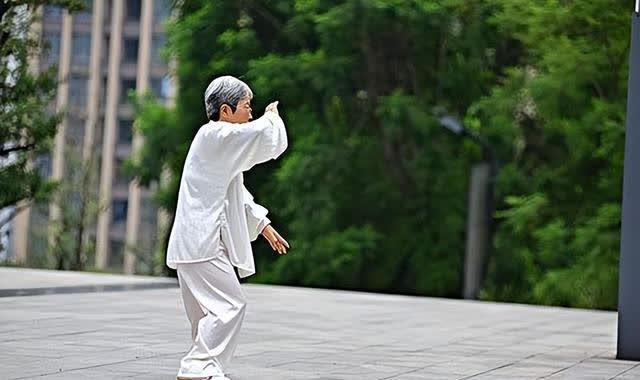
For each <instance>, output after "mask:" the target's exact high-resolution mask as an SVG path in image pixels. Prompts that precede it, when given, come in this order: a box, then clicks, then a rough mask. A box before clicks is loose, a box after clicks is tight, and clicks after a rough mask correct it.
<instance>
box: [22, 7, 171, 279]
mask: <svg viewBox="0 0 640 380" xmlns="http://www.w3.org/2000/svg"><path fill="white" fill-rule="evenodd" d="M86 3H87V8H86V10H85V11H82V12H77V13H74V14H69V13H68V12H66V11H65V10H63V9H61V8H59V7H56V6H45V7H44V8H43V9H41V10H40V12H42V14H41V16H42V17H41V20H42V21H41V23H38V25H37V27H36V33H37V34H38V35H39V36H40V38H41V39H42V40H43V42H45V44H46V45H48V49H45V50H43V52H42V54H41V55H40V57H39V58H38V59H36V62H35V63H34V64H32V66H33V65H35V67H36V69H37V70H47V69H49V68H50V67H51V65H54V64H55V65H56V66H57V72H58V78H59V84H58V91H57V95H56V101H55V102H54V104H52V105H51V110H49V112H52V111H53V110H59V111H61V110H65V111H66V113H65V118H64V120H63V121H62V123H61V125H60V126H59V129H58V134H57V135H56V138H55V141H54V146H53V148H52V152H51V154H50V155H46V156H41V157H38V158H37V159H36V162H35V163H34V164H35V165H37V166H38V167H39V169H40V170H41V172H42V173H44V174H45V175H47V176H50V177H51V178H53V179H57V180H60V179H62V178H65V179H66V178H71V177H72V176H74V175H75V176H77V175H78V173H82V171H83V170H85V171H86V169H83V167H84V166H83V165H85V164H84V163H87V162H93V163H94V165H93V166H91V167H90V169H89V170H90V173H91V174H92V175H93V177H94V180H93V181H91V182H90V183H92V184H93V185H91V188H90V189H87V190H88V193H87V194H89V193H90V194H95V198H96V200H99V202H96V203H98V204H99V205H101V208H100V211H96V213H97V217H94V218H93V220H94V222H93V223H92V225H90V226H87V227H88V229H89V239H88V240H89V241H88V244H89V246H90V247H92V248H91V253H90V256H89V257H88V263H87V264H88V265H89V266H94V265H95V267H97V268H98V269H110V270H116V271H120V270H122V271H124V272H125V273H133V272H137V271H143V272H146V271H147V270H146V269H144V268H143V267H142V266H145V265H146V266H147V267H148V266H149V265H151V264H150V261H152V260H151V257H152V252H153V249H154V244H155V240H156V235H157V234H156V231H157V228H156V222H157V210H156V208H155V207H154V205H153V202H152V200H151V195H152V192H153V189H148V188H141V187H140V186H138V184H137V183H136V182H135V181H132V180H131V179H130V178H127V177H126V176H125V174H124V173H123V172H122V166H123V162H124V161H125V160H126V159H127V158H128V157H129V156H130V155H131V154H133V153H134V152H135V151H136V150H137V149H139V148H140V147H141V145H142V143H143V142H142V138H141V137H140V136H138V135H137V134H135V133H133V132H132V125H133V119H134V113H133V112H134V110H133V105H132V104H131V101H130V100H129V97H128V93H129V92H130V91H137V92H138V93H142V92H145V91H147V90H149V91H152V92H153V93H154V94H155V95H156V97H157V98H159V99H160V100H161V101H164V102H168V101H169V99H170V97H171V96H172V84H171V80H170V78H169V76H168V65H167V62H166V61H165V60H164V59H163V58H162V57H161V54H160V53H161V49H162V47H163V45H164V44H165V41H166V37H165V30H164V26H163V24H164V21H166V19H167V18H168V16H169V14H170V1H168V0H126V1H125V0H94V1H87V2H86ZM87 194H81V193H79V192H78V191H77V189H76V191H75V192H73V191H72V192H71V193H70V194H67V199H64V200H63V201H62V203H52V204H50V205H36V206H34V207H31V208H29V209H28V210H26V211H23V212H21V213H20V214H18V215H17V216H16V218H15V219H14V221H13V223H12V224H13V225H12V233H11V244H10V245H9V246H10V247H11V250H12V252H11V256H12V257H13V259H14V260H15V261H17V262H27V263H30V264H31V265H38V264H43V263H42V262H40V263H39V261H42V260H46V250H47V246H48V244H47V243H48V242H51V241H52V239H54V238H55V236H52V234H54V232H52V231H51V229H50V228H48V226H50V225H51V223H50V222H51V221H55V220H60V218H61V216H62V214H63V213H64V212H66V211H67V210H68V209H67V208H74V207H75V208H78V207H80V206H81V203H82V199H86V197H87ZM61 204H62V205H63V206H62V207H60V205H61ZM95 208H96V209H98V207H95Z"/></svg>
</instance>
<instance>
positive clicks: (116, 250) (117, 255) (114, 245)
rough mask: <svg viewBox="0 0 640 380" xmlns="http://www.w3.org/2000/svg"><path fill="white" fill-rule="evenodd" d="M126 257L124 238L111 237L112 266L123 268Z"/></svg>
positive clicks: (109, 263)
mask: <svg viewBox="0 0 640 380" xmlns="http://www.w3.org/2000/svg"><path fill="white" fill-rule="evenodd" d="M123 257H124V242H123V241H122V240H116V239H109V260H108V263H107V264H108V265H109V267H110V268H122V265H123Z"/></svg>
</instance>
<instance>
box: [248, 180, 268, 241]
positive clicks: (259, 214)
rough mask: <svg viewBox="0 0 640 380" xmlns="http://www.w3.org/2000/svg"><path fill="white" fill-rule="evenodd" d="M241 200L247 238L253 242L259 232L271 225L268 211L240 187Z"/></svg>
mask: <svg viewBox="0 0 640 380" xmlns="http://www.w3.org/2000/svg"><path fill="white" fill-rule="evenodd" d="M242 198H243V202H244V209H245V213H246V216H247V227H248V229H249V237H250V238H251V241H254V240H256V239H257V238H258V236H260V232H262V230H263V229H264V228H265V227H266V226H267V225H268V224H270V223H271V221H270V220H269V218H267V214H268V213H269V210H267V209H266V208H265V207H263V206H261V205H259V204H257V203H255V202H254V201H253V195H251V193H250V192H249V190H247V188H246V187H245V186H244V185H242Z"/></svg>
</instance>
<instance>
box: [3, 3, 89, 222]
mask: <svg viewBox="0 0 640 380" xmlns="http://www.w3.org/2000/svg"><path fill="white" fill-rule="evenodd" d="M47 4H49V5H54V4H55V5H59V6H64V7H67V8H68V9H70V10H76V9H80V8H81V6H82V4H81V1H78V0H75V1H74V0H67V1H63V0H58V1H42V0H41V1H38V0H31V1H27V0H22V1H20V0H15V1H7V0H4V1H0V160H2V164H0V183H2V186H0V209H1V208H4V207H7V206H12V205H16V204H17V203H18V202H19V201H22V200H25V201H33V200H36V201H41V200H45V199H48V198H49V196H50V194H51V192H52V188H53V183H51V182H50V181H48V180H47V179H46V178H43V177H42V176H41V175H40V173H39V172H38V170H37V168H35V167H34V166H33V165H30V164H29V161H30V160H31V159H33V158H34V157H35V156H36V155H38V154H41V153H44V152H47V150H48V149H49V146H50V141H51V138H52V137H53V136H54V135H55V133H56V127H57V125H58V122H59V121H60V117H61V115H59V114H54V115H47V114H46V113H45V112H43V111H44V110H45V109H46V108H47V105H48V104H49V103H50V102H51V100H52V99H54V98H55V88H56V83H57V80H56V69H55V67H52V68H51V69H50V70H48V71H46V72H44V73H33V72H30V70H29V59H30V57H32V56H33V55H35V54H39V53H40V52H41V49H42V48H43V46H41V44H40V43H39V41H38V38H37V37H36V36H33V34H32V33H31V32H30V28H31V25H32V24H33V23H34V22H36V21H37V17H36V13H35V10H36V9H37V7H39V6H43V5H47ZM45 48H46V47H45ZM16 211H17V210H16ZM13 215H15V213H14V214H12V215H11V217H12V216H13ZM10 219H11V218H8V219H6V220H1V221H0V224H4V223H6V222H8V221H9V220H10Z"/></svg>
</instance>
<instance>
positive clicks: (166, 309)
mask: <svg viewBox="0 0 640 380" xmlns="http://www.w3.org/2000/svg"><path fill="white" fill-rule="evenodd" d="M244 286H245V291H246V293H247V296H248V299H249V305H248V309H247V315H246V319H245V323H244V326H243V330H242V332H241V336H240V345H239V347H238V350H237V351H236V358H235V360H234V361H233V362H232V368H231V371H230V373H229V377H230V378H231V379H232V380H276V379H277V380H312V379H313V380H342V379H345V380H347V379H348V380H351V379H357V380H382V379H393V380H422V379H424V380H429V379H432V380H439V379H474V380H484V379H496V380H500V379H510V380H513V379H617V380H629V379H640V363H637V362H630V361H618V360H614V357H615V344H616V313H613V312H601V311H586V310H570V309H562V308H550V307H536V306H525V305H514V304H497V303H488V302H470V301H462V300H448V299H436V298H426V297H408V296H396V295H382V294H372V293H359V292H346V291H334V290H324V289H308V288H295V287H284V286H265V285H252V284H248V285H244ZM0 288H1V289H0V379H43V380H49V379H154V380H156V379H175V374H176V371H177V368H178V363H179V360H180V357H181V356H182V355H183V354H184V352H185V351H186V350H187V348H188V346H189V339H190V330H189V327H188V322H187V319H186V316H185V314H184V310H183V307H182V304H181V301H180V295H179V289H178V288H177V287H176V283H175V280H173V279H163V278H153V277H132V276H118V275H104V274H92V273H72V272H52V271H38V270H29V269H14V268H0Z"/></svg>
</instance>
